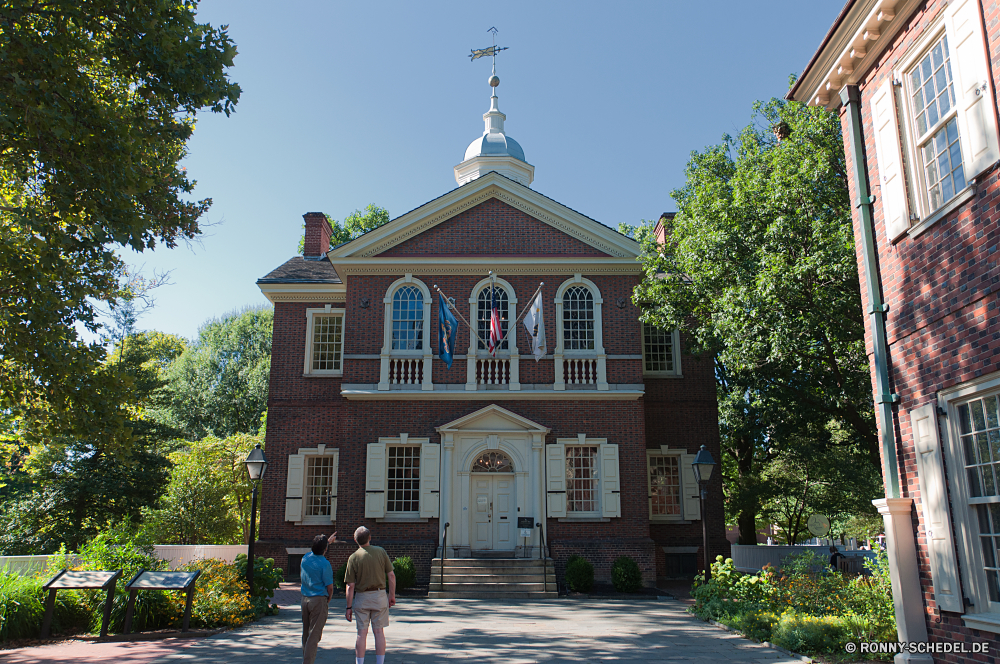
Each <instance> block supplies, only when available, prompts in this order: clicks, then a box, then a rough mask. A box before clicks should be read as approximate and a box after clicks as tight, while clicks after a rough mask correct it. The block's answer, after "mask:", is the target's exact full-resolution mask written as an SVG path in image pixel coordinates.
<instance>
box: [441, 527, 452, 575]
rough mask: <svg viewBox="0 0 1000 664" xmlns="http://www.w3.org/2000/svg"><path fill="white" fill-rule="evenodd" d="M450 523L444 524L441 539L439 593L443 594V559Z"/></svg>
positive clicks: (446, 553) (445, 554)
mask: <svg viewBox="0 0 1000 664" xmlns="http://www.w3.org/2000/svg"><path fill="white" fill-rule="evenodd" d="M450 525H451V524H450V523H445V524H444V535H442V537H441V592H444V559H445V557H447V555H448V526H450Z"/></svg>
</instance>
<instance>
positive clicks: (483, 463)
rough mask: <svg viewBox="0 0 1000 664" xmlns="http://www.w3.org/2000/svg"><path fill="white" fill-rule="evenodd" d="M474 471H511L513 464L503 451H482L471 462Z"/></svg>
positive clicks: (512, 470)
mask: <svg viewBox="0 0 1000 664" xmlns="http://www.w3.org/2000/svg"><path fill="white" fill-rule="evenodd" d="M472 472H474V473H513V472H514V464H513V462H511V460H510V457H508V456H507V455H506V454H504V453H503V452H483V453H482V454H481V455H480V456H479V458H478V459H476V461H475V462H474V463H473V464H472Z"/></svg>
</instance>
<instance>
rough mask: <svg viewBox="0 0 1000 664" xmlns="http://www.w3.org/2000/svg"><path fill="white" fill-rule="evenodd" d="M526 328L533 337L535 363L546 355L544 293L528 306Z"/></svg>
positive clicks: (525, 320)
mask: <svg viewBox="0 0 1000 664" xmlns="http://www.w3.org/2000/svg"><path fill="white" fill-rule="evenodd" d="M524 327H525V329H527V330H528V336H529V337H531V349H532V350H533V351H534V352H535V362H537V361H538V360H540V359H542V356H544V355H545V351H546V348H545V323H544V322H543V321H542V293H541V291H539V292H538V295H537V296H536V297H535V299H534V301H533V302H532V303H531V304H530V305H529V306H528V313H527V314H525V316H524Z"/></svg>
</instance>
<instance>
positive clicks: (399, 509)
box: [385, 445, 420, 513]
mask: <svg viewBox="0 0 1000 664" xmlns="http://www.w3.org/2000/svg"><path fill="white" fill-rule="evenodd" d="M386 461H387V463H386V505H385V511H386V513H411V512H412V513H416V512H419V511H420V447H419V446H415V445H389V446H387V448H386Z"/></svg>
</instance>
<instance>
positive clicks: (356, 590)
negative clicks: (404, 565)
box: [344, 526, 396, 664]
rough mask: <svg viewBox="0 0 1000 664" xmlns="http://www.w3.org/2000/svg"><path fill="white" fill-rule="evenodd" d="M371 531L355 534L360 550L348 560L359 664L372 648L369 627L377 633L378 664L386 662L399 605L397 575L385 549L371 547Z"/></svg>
mask: <svg viewBox="0 0 1000 664" xmlns="http://www.w3.org/2000/svg"><path fill="white" fill-rule="evenodd" d="M371 538H372V533H371V531H370V530H368V529H367V528H365V527H364V526H361V527H360V528H358V529H357V530H355V531H354V541H355V542H357V543H358V550H357V551H355V552H354V553H352V554H351V557H350V558H348V559H347V574H346V575H345V576H344V581H345V582H346V583H347V622H351V613H352V612H353V614H354V618H355V619H356V621H357V625H358V639H357V641H356V642H355V644H354V656H355V659H356V661H357V664H364V661H365V647H366V646H367V645H368V625H369V624H370V625H371V627H372V631H373V632H375V664H383V663H384V661H385V633H384V632H383V631H382V630H384V629H385V628H386V626H387V625H388V624H389V607H390V606H394V605H395V604H396V574H395V573H394V572H393V570H392V562H390V561H389V554H387V553H386V552H385V549H383V548H381V547H378V546H372V545H371V544H369V542H370V541H371ZM386 579H388V580H389V597H388V598H386V596H385V582H386Z"/></svg>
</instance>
